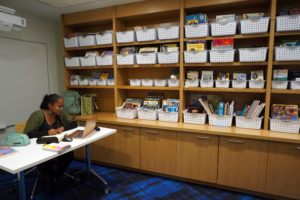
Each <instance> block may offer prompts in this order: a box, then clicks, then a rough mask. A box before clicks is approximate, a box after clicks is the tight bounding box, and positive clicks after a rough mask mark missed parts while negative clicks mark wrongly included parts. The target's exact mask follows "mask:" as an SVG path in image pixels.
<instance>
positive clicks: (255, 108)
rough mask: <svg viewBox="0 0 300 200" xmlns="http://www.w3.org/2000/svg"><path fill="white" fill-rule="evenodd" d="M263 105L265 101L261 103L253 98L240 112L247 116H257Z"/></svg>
mask: <svg viewBox="0 0 300 200" xmlns="http://www.w3.org/2000/svg"><path fill="white" fill-rule="evenodd" d="M264 107H265V103H261V102H260V100H254V101H253V102H252V104H251V105H248V104H246V105H245V106H244V108H243V110H242V112H241V114H240V116H244V117H247V118H250V119H252V118H254V117H259V116H260V114H261V113H262V111H263V109H264Z"/></svg>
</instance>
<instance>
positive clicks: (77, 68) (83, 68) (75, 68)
mask: <svg viewBox="0 0 300 200" xmlns="http://www.w3.org/2000/svg"><path fill="white" fill-rule="evenodd" d="M113 68H114V67H113V66H92V67H65V69H66V70H97V69H100V70H101V69H113Z"/></svg>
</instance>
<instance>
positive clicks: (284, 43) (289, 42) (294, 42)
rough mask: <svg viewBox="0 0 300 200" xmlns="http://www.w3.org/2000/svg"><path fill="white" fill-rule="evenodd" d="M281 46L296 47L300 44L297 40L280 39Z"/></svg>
mask: <svg viewBox="0 0 300 200" xmlns="http://www.w3.org/2000/svg"><path fill="white" fill-rule="evenodd" d="M280 46H281V47H298V46H300V42H299V40H281V42H280Z"/></svg>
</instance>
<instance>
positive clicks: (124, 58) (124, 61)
mask: <svg viewBox="0 0 300 200" xmlns="http://www.w3.org/2000/svg"><path fill="white" fill-rule="evenodd" d="M135 63H136V59H135V54H127V55H122V54H118V55H117V64H118V65H134V64H135Z"/></svg>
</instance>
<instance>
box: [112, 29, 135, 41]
mask: <svg viewBox="0 0 300 200" xmlns="http://www.w3.org/2000/svg"><path fill="white" fill-rule="evenodd" d="M116 35H117V43H129V42H135V41H136V35H135V32H134V31H124V32H117V33H116Z"/></svg>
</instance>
